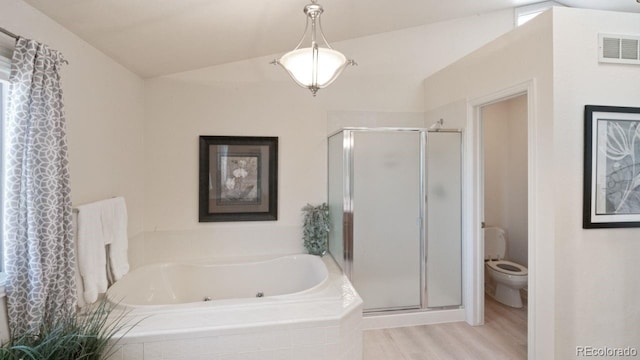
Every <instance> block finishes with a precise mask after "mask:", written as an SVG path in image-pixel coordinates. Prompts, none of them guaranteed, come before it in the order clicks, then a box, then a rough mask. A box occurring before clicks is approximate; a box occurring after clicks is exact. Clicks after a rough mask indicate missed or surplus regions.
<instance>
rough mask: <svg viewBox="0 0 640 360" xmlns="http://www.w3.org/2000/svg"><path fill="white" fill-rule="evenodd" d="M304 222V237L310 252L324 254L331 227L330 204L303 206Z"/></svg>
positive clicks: (305, 245)
mask: <svg viewBox="0 0 640 360" xmlns="http://www.w3.org/2000/svg"><path fill="white" fill-rule="evenodd" d="M302 211H303V212H304V222H303V228H302V239H303V240H304V247H305V248H306V249H307V251H308V252H309V254H312V255H319V256H322V255H324V254H325V253H326V252H327V235H328V234H329V229H330V220H329V206H328V205H327V204H326V203H323V204H322V205H317V206H313V205H311V204H307V205H306V206H305V207H303V208H302Z"/></svg>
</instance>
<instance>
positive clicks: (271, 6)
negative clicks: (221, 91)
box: [25, 0, 640, 77]
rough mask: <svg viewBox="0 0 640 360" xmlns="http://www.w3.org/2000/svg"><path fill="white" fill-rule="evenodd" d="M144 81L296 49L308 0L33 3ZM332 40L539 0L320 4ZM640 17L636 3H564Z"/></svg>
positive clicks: (331, 0) (323, 0)
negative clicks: (303, 9)
mask: <svg viewBox="0 0 640 360" xmlns="http://www.w3.org/2000/svg"><path fill="white" fill-rule="evenodd" d="M25 1H26V2H27V3H29V4H31V5H32V6H34V7H35V8H37V9H39V10H40V11H42V12H44V13H45V14H46V15H48V16H49V17H51V18H53V19H54V20H56V21H57V22H58V23H60V24H61V25H62V26H64V27H66V28H67V29H69V30H71V31H72V32H74V33H75V34H77V35H78V36H80V37H81V38H83V39H84V40H86V41H87V42H89V43H90V44H92V45H93V46H95V47H96V48H98V49H100V50H101V51H103V52H104V53H106V54H107V55H109V56H110V57H112V58H113V59H115V60H116V61H118V62H119V63H121V64H123V65H124V66H126V67H127V68H129V69H130V70H132V71H134V72H135V73H137V74H139V75H141V76H143V77H153V76H158V75H165V74H171V73H176V72H180V71H186V70H192V69H197V68H202V67H206V66H212V65H218V64H223V63H228V62H232V61H237V60H242V59H247V58H253V57H258V56H263V55H268V54H274V53H280V52H285V51H288V50H291V48H292V47H293V46H295V44H296V43H297V42H298V40H299V37H300V36H301V35H302V31H303V30H304V22H305V16H304V14H303V13H302V8H303V7H304V5H305V4H306V3H307V2H308V1H305V0H278V1H263V0H244V1H242V0H135V1H132V0H55V1H51V0H25ZM318 2H319V3H320V4H321V5H323V6H324V8H325V15H324V16H323V18H322V21H323V27H324V30H325V35H326V36H327V38H328V40H329V41H331V42H335V41H338V40H346V39H352V38H356V37H361V36H366V35H372V34H377V33H382V32H387V31H393V30H399V29H403V28H409V27H414V26H419V25H424V24H429V23H433V22H438V21H443V20H448V19H454V18H459V17H465V16H471V15H474V14H482V13H486V12H490V11H495V10H499V9H505V8H510V7H514V6H521V5H527V4H531V3H535V2H538V0H397V1H389V0H319V1H318ZM561 2H562V3H563V4H565V5H568V6H575V7H586V8H598V9H605V10H617V11H633V12H640V4H638V3H637V2H636V0H561Z"/></svg>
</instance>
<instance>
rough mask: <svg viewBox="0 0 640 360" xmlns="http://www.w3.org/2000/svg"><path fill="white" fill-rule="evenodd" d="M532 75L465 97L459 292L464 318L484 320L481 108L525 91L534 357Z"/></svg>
mask: <svg viewBox="0 0 640 360" xmlns="http://www.w3.org/2000/svg"><path fill="white" fill-rule="evenodd" d="M535 87H536V83H535V79H531V80H529V81H525V82H523V83H520V84H516V85H514V86H511V87H508V88H505V89H503V90H500V91H497V92H494V93H491V94H488V95H485V96H481V97H477V98H474V99H470V100H468V101H467V123H466V130H467V131H466V137H465V141H466V143H467V146H466V153H465V159H466V160H465V163H464V166H465V172H464V173H465V174H466V175H465V189H469V190H468V191H467V192H466V194H465V195H464V204H465V206H464V207H463V208H464V211H465V213H464V214H463V218H464V219H465V223H464V226H463V229H464V230H463V238H464V239H465V240H464V241H465V247H464V248H465V253H464V258H465V261H464V262H463V264H464V270H463V271H464V274H465V276H464V279H465V280H464V281H465V286H464V288H465V289H466V290H467V291H466V292H465V293H464V295H463V296H464V303H465V318H466V322H467V323H469V324H470V325H482V324H484V235H483V231H482V221H484V179H483V178H484V176H483V169H484V163H483V155H484V154H483V146H482V131H483V127H482V108H483V107H485V106H487V105H491V104H493V103H497V102H500V101H504V100H508V99H510V98H514V97H517V96H520V95H526V96H527V171H528V174H527V178H528V179H529V181H528V184H527V207H528V215H527V216H528V219H527V220H528V227H527V231H528V270H529V274H528V305H527V306H528V314H527V319H528V323H527V326H528V328H527V341H528V342H527V343H528V349H527V351H528V357H529V359H535V358H536V357H535V353H536V331H535V330H536V323H537V321H536V316H535V314H536V304H537V303H540V301H541V300H542V299H540V298H539V294H538V291H537V289H536V283H537V281H536V274H537V273H538V271H537V261H536V260H537V257H536V245H537V241H538V239H537V237H536V233H537V226H536V224H537V222H536V220H537V212H536V209H537V208H538V206H537V202H538V200H537V193H538V192H537V189H536V181H535V179H536V178H537V168H536V164H537V162H536V159H537V150H536V146H535V145H536V143H535V139H536V127H537V119H536V114H535V109H536V99H535V93H536V92H535Z"/></svg>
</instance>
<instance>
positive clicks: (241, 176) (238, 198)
mask: <svg viewBox="0 0 640 360" xmlns="http://www.w3.org/2000/svg"><path fill="white" fill-rule="evenodd" d="M199 187H200V191H199V221H200V222H211V221H267V220H277V219H278V138H277V137H248V136H200V185H199Z"/></svg>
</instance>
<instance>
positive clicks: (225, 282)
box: [107, 255, 329, 308]
mask: <svg viewBox="0 0 640 360" xmlns="http://www.w3.org/2000/svg"><path fill="white" fill-rule="evenodd" d="M328 277H329V273H328V270H327V267H326V266H325V264H324V262H323V261H322V259H321V258H319V257H317V256H312V255H290V256H284V257H279V258H275V259H269V260H262V261H252V262H241V263H216V264H206V263H205V264H185V263H166V264H153V265H147V266H144V267H141V268H138V269H136V270H134V271H132V272H131V273H130V274H127V276H125V277H124V278H123V279H122V280H120V281H118V282H117V283H116V284H114V285H113V286H112V287H111V288H110V289H109V291H108V292H107V299H108V300H109V301H111V302H113V303H117V304H119V305H120V306H124V307H128V308H144V307H149V306H165V305H188V306H193V305H194V303H198V302H209V301H215V302H220V301H222V300H227V301H226V302H227V303H230V302H235V303H238V302H239V301H242V300H243V299H249V298H262V297H279V298H281V299H282V298H283V297H284V296H286V295H294V294H300V293H304V292H308V291H311V290H313V289H314V288H317V287H320V286H322V285H323V284H324V283H325V282H326V281H327V280H328Z"/></svg>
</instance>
